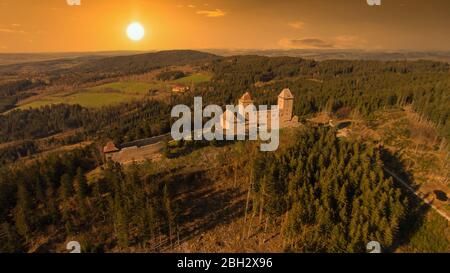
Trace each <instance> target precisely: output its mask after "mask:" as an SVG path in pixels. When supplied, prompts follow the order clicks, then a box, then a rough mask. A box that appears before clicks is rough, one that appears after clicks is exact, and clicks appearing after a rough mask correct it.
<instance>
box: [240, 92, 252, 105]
mask: <svg viewBox="0 0 450 273" xmlns="http://www.w3.org/2000/svg"><path fill="white" fill-rule="evenodd" d="M239 104H241V105H243V106H244V107H247V106H248V105H250V104H253V100H252V96H251V95H250V93H249V92H246V93H245V94H244V95H242V97H241V98H240V99H239Z"/></svg>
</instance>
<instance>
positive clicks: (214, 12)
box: [197, 9, 227, 17]
mask: <svg viewBox="0 0 450 273" xmlns="http://www.w3.org/2000/svg"><path fill="white" fill-rule="evenodd" d="M197 14H200V15H204V16H206V17H222V16H225V15H226V14H227V13H226V12H224V11H223V10H221V9H215V10H199V11H197Z"/></svg>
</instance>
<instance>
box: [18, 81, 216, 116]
mask: <svg viewBox="0 0 450 273" xmlns="http://www.w3.org/2000/svg"><path fill="white" fill-rule="evenodd" d="M210 79H211V76H210V75H208V74H206V73H196V74H192V75H189V76H186V77H183V78H180V79H177V80H175V81H170V82H164V81H156V80H155V81H151V82H139V81H122V82H112V83H106V84H102V85H98V86H94V87H89V88H82V89H78V90H75V91H71V92H62V93H56V94H51V95H41V96H36V97H34V98H29V99H28V100H27V101H26V102H25V103H23V104H21V105H19V106H18V107H17V108H18V109H22V110H23V109H29V108H39V107H42V106H45V105H52V104H62V103H64V104H79V105H81V106H83V107H88V108H98V107H103V106H109V105H117V104H120V103H122V102H127V101H133V100H139V99H143V98H145V97H148V96H153V95H155V94H156V93H159V94H169V92H170V88H171V85H172V84H175V83H177V84H186V85H188V84H189V85H191V84H194V85H196V84H200V83H203V82H207V81H209V80H210Z"/></svg>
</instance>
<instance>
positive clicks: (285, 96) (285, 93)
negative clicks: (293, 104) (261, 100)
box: [278, 88, 294, 99]
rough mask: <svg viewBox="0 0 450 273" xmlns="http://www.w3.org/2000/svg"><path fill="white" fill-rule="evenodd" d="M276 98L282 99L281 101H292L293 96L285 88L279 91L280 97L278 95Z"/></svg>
mask: <svg viewBox="0 0 450 273" xmlns="http://www.w3.org/2000/svg"><path fill="white" fill-rule="evenodd" d="M278 97H280V98H283V99H293V98H294V96H293V95H292V93H291V90H289V88H285V89H283V91H281V93H280V95H278Z"/></svg>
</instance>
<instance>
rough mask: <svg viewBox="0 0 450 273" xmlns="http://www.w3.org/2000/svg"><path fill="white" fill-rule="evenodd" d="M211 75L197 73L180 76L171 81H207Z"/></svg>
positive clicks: (185, 82) (195, 82) (182, 82)
mask: <svg viewBox="0 0 450 273" xmlns="http://www.w3.org/2000/svg"><path fill="white" fill-rule="evenodd" d="M211 78H212V76H211V75H209V74H206V73H197V74H192V75H190V76H187V77H183V78H180V79H178V80H175V81H173V83H180V84H191V83H193V84H199V83H203V82H209V81H210V80H211Z"/></svg>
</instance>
